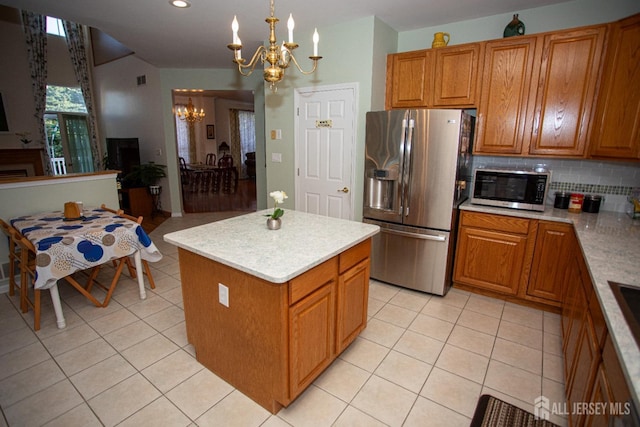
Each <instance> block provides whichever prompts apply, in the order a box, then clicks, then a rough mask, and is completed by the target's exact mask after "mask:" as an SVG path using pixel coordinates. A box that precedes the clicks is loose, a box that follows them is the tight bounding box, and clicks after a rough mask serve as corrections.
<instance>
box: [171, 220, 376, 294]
mask: <svg viewBox="0 0 640 427" xmlns="http://www.w3.org/2000/svg"><path fill="white" fill-rule="evenodd" d="M272 211H273V210H272V209H267V210H264V211H260V212H255V213H250V214H247V215H241V216H237V217H233V218H229V219H226V220H222V221H216V222H212V223H209V224H204V225H200V226H198V227H193V228H188V229H186V230H181V231H176V232H174V233H168V234H165V235H164V240H165V241H167V242H169V243H172V244H174V245H176V246H178V247H180V248H183V249H186V250H188V251H191V252H194V253H196V254H198V255H202V256H203V257H206V258H209V259H212V260H214V261H217V262H220V263H222V264H225V265H228V266H230V267H233V268H236V269H238V270H240V271H243V272H245V273H248V274H251V275H253V276H256V277H259V278H261V279H264V280H267V281H269V282H272V283H285V282H287V281H289V280H290V279H293V278H294V277H296V276H299V275H300V274H302V273H304V272H305V271H307V270H309V269H311V268H313V267H315V266H316V265H319V264H321V263H323V262H324V261H326V260H328V259H330V258H332V257H334V256H336V255H338V254H340V253H341V252H344V251H345V250H346V249H348V248H350V247H352V246H355V245H356V244H358V243H360V242H362V241H364V240H366V239H368V238H369V237H371V236H373V235H375V234H376V233H378V231H379V227H378V226H377V225H371V224H364V223H361V222H355V221H348V220H343V219H336V218H330V217H326V216H321V215H313V214H308V213H305V212H299V211H294V210H289V209H287V210H286V211H285V214H284V216H283V217H282V228H281V229H280V230H269V229H268V228H267V217H266V216H265V215H266V214H270V213H271V212H272Z"/></svg>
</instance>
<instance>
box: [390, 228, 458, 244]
mask: <svg viewBox="0 0 640 427" xmlns="http://www.w3.org/2000/svg"><path fill="white" fill-rule="evenodd" d="M380 232H381V233H387V234H396V235H398V236H406V237H413V238H414V239H422V240H434V241H436V242H446V241H447V238H446V237H445V236H433V235H430V234H418V233H411V232H408V231H398V230H391V229H388V228H381V229H380Z"/></svg>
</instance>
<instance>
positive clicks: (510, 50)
mask: <svg viewBox="0 0 640 427" xmlns="http://www.w3.org/2000/svg"><path fill="white" fill-rule="evenodd" d="M537 40H538V38H537V37H510V38H507V39H503V40H495V41H490V42H487V43H486V44H485V47H484V61H483V67H482V90H481V91H480V101H479V104H478V113H477V117H478V119H477V121H476V132H477V133H476V143H475V146H474V150H473V151H474V152H475V153H479V154H480V153H482V154H521V153H522V151H523V146H524V147H528V146H529V140H530V138H531V132H530V129H531V120H532V117H533V107H534V101H535V98H534V97H531V96H529V93H530V90H531V82H532V81H536V80H535V79H537V74H535V76H532V74H534V57H535V49H536V41H537ZM532 78H533V79H534V80H532Z"/></svg>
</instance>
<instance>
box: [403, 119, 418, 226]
mask: <svg viewBox="0 0 640 427" xmlns="http://www.w3.org/2000/svg"><path fill="white" fill-rule="evenodd" d="M415 124H416V122H415V120H414V119H409V126H408V130H407V132H406V134H405V135H406V141H405V153H404V167H403V168H402V188H403V197H402V199H403V200H404V216H409V196H410V194H409V192H410V190H411V187H410V185H409V183H410V182H411V145H412V143H413V128H414V127H415ZM400 214H402V212H400Z"/></svg>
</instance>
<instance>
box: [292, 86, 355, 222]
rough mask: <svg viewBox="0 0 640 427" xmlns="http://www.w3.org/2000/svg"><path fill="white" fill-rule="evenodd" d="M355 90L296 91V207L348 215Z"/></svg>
mask: <svg viewBox="0 0 640 427" xmlns="http://www.w3.org/2000/svg"><path fill="white" fill-rule="evenodd" d="M355 91H356V88H355V87H339V88H326V89H322V88H311V89H306V90H305V89H300V90H298V91H297V92H296V113H297V117H296V136H297V137H296V147H295V149H296V210H300V211H304V212H309V213H315V214H319V215H325V216H330V217H334V218H343V219H352V218H353V208H352V206H353V195H352V191H351V189H352V186H353V170H354V165H353V159H354V157H355V156H354V154H353V152H354V147H355V99H356V98H355Z"/></svg>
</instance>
